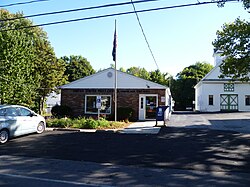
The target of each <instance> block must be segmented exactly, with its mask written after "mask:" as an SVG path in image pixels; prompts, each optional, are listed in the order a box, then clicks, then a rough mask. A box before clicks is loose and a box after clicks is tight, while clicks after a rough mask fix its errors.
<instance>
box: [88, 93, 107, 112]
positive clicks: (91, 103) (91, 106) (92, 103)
mask: <svg viewBox="0 0 250 187" xmlns="http://www.w3.org/2000/svg"><path fill="white" fill-rule="evenodd" d="M96 99H97V95H86V96H85V113H88V114H97V113H98V108H97V106H96ZM100 113H101V114H111V96H110V95H102V96H101V109H100Z"/></svg>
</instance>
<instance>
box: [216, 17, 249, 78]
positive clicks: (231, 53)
mask: <svg viewBox="0 0 250 187" xmlns="http://www.w3.org/2000/svg"><path fill="white" fill-rule="evenodd" d="M216 34H217V38H216V39H215V41H214V42H213V45H214V47H215V48H216V49H218V50H220V51H222V56H224V57H225V59H224V60H223V63H222V64H221V66H220V68H221V72H222V75H221V77H222V78H223V77H225V76H226V77H231V78H232V79H241V80H245V81H248V80H249V73H250V53H249V50H250V24H249V22H247V21H245V20H240V19H239V18H237V19H236V20H235V21H234V22H233V23H229V24H224V25H223V26H222V30H221V31H217V33H216Z"/></svg>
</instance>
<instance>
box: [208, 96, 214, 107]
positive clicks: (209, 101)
mask: <svg viewBox="0 0 250 187" xmlns="http://www.w3.org/2000/svg"><path fill="white" fill-rule="evenodd" d="M208 105H214V96H213V95H209V96H208Z"/></svg>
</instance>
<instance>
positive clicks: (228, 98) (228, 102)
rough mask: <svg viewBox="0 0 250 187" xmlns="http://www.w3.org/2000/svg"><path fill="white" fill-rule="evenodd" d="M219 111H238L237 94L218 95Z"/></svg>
mask: <svg viewBox="0 0 250 187" xmlns="http://www.w3.org/2000/svg"><path fill="white" fill-rule="evenodd" d="M220 110H221V111H238V95H236V94H232V95H230V94H221V95H220Z"/></svg>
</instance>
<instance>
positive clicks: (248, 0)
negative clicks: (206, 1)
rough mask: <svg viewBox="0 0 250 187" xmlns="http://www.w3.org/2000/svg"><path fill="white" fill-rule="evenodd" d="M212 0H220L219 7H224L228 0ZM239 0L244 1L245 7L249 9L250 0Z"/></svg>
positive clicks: (218, 0)
mask: <svg viewBox="0 0 250 187" xmlns="http://www.w3.org/2000/svg"><path fill="white" fill-rule="evenodd" d="M212 1H214V2H218V6H219V7H223V6H224V5H225V3H226V2H227V1H228V0H212ZM238 1H241V2H242V3H243V7H244V8H245V9H249V7H250V0H238Z"/></svg>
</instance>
